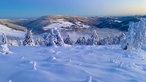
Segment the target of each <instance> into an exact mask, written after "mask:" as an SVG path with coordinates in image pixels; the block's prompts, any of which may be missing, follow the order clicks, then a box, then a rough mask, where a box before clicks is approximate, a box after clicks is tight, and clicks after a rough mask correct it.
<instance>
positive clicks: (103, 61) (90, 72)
mask: <svg viewBox="0 0 146 82" xmlns="http://www.w3.org/2000/svg"><path fill="white" fill-rule="evenodd" d="M10 50H11V51H12V52H13V54H6V55H3V54H0V82H9V81H11V82H146V55H145V54H146V52H145V50H146V47H144V48H143V50H141V51H140V52H138V54H136V53H135V52H130V51H123V50H122V49H121V48H120V47H119V46H118V45H112V46H68V47H39V46H38V47H30V46H25V47H24V46H21V47H10ZM34 68H35V69H34Z"/></svg>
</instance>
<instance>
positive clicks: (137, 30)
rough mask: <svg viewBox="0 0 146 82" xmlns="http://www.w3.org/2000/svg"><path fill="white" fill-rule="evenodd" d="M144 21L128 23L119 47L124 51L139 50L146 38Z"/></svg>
mask: <svg viewBox="0 0 146 82" xmlns="http://www.w3.org/2000/svg"><path fill="white" fill-rule="evenodd" d="M145 22H146V21H145V20H141V21H139V22H137V23H133V22H132V23H130V24H129V29H128V33H127V35H126V38H125V40H124V41H123V43H122V45H121V47H122V48H123V49H124V50H139V49H141V46H142V44H143V43H144V39H145V38H146V36H145V34H146V23H145Z"/></svg>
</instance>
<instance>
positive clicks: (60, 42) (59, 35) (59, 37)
mask: <svg viewBox="0 0 146 82" xmlns="http://www.w3.org/2000/svg"><path fill="white" fill-rule="evenodd" d="M56 39H57V45H58V46H64V45H65V43H64V41H63V38H62V36H61V34H60V32H59V30H56Z"/></svg>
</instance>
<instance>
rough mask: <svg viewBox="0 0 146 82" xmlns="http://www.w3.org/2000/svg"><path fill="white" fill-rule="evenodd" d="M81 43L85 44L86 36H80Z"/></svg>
mask: <svg viewBox="0 0 146 82" xmlns="http://www.w3.org/2000/svg"><path fill="white" fill-rule="evenodd" d="M81 44H82V45H86V44H87V41H86V38H85V37H82V39H81Z"/></svg>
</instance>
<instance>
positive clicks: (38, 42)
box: [35, 37, 43, 46]
mask: <svg viewBox="0 0 146 82" xmlns="http://www.w3.org/2000/svg"><path fill="white" fill-rule="evenodd" d="M42 43H43V40H42V39H41V38H39V37H38V38H37V39H36V42H35V45H37V46H39V45H42Z"/></svg>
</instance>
